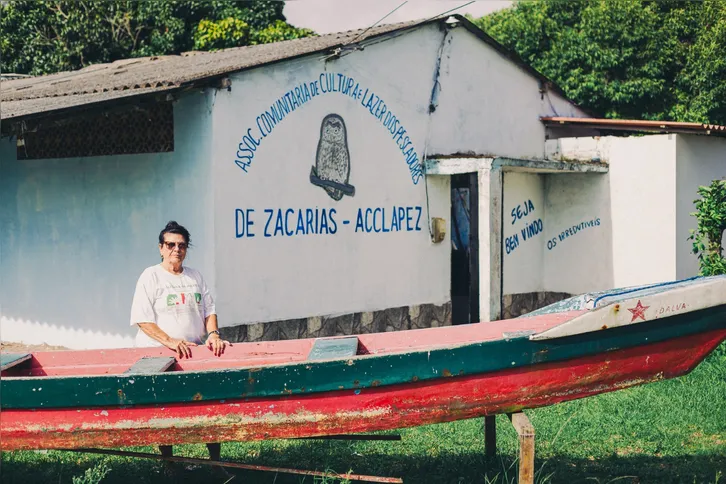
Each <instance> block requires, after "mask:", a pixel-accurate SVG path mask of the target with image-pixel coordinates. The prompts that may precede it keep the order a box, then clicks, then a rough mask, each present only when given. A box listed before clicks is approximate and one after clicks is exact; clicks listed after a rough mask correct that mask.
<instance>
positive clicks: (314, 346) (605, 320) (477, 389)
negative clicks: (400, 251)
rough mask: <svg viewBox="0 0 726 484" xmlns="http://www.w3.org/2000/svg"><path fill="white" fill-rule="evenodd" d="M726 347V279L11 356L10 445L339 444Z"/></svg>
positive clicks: (612, 382)
mask: <svg viewBox="0 0 726 484" xmlns="http://www.w3.org/2000/svg"><path fill="white" fill-rule="evenodd" d="M725 338H726V277H722V276H719V277H710V278H694V279H688V280H684V281H676V282H673V283H667V284H658V285H652V286H643V287H635V288H627V289H622V290H613V291H607V292H602V293H592V294H585V295H582V296H578V297H575V298H572V299H568V300H566V301H562V302H560V303H557V304H554V305H552V306H548V307H546V308H543V309H541V310H539V311H535V312H534V313H530V314H528V315H527V316H526V317H520V318H517V319H511V320H504V321H496V322H484V323H477V324H468V325H460V326H453V327H440V328H431V329H421V330H412V331H401V332H391V333H379V334H361V335H358V336H352V337H349V336H343V337H333V338H318V339H303V340H292V341H274V342H260V343H241V344H234V346H232V347H231V348H229V349H228V350H227V351H226V352H225V354H224V355H223V356H221V357H215V356H214V355H213V354H212V353H211V352H210V351H209V350H208V349H206V348H204V347H198V348H195V349H194V353H193V357H192V358H191V359H183V360H177V359H175V358H173V354H172V353H171V352H170V351H169V350H167V349H165V348H161V349H156V348H143V349H113V350H94V351H61V352H39V353H33V354H31V355H7V354H5V355H2V365H3V366H2V380H0V398H1V401H0V409H1V410H0V448H1V449H2V450H4V451H8V450H16V449H78V448H87V447H106V448H109V447H110V448H113V447H124V446H136V445H150V444H158V445H169V444H179V443H201V442H225V441H246V440H254V439H276V438H298V437H314V436H331V435H336V434H343V433H360V432H368V431H376V430H387V429H396V428H402V427H410V426H417V425H423V424H432V423H437V422H447V421H453V420H458V419H467V418H472V417H480V416H484V415H493V414H497V413H505V412H506V413H509V412H516V411H519V410H522V409H528V408H534V407H540V406H544V405H552V404H555V403H558V402H563V401H567V400H573V399H576V398H582V397H587V396H590V395H595V394H598V393H603V392H609V391H613V390H618V389H622V388H626V387H630V386H633V385H638V384H643V383H647V382H653V381H657V380H662V379H667V378H673V377H677V376H680V375H683V374H685V373H687V372H689V371H691V370H692V369H693V368H694V367H695V366H696V365H698V364H699V362H701V361H702V360H703V358H705V357H706V355H708V353H709V352H711V351H712V350H713V349H714V348H716V347H717V346H718V345H719V344H720V343H721V342H722V341H723V340H724V339H725Z"/></svg>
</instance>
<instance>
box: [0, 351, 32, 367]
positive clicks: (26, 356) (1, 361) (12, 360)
mask: <svg viewBox="0 0 726 484" xmlns="http://www.w3.org/2000/svg"><path fill="white" fill-rule="evenodd" d="M32 357H33V355H31V354H30V353H4V354H0V371H3V370H7V369H8V368H12V367H14V366H17V365H20V364H22V363H25V362H26V361H30V359H31V358H32Z"/></svg>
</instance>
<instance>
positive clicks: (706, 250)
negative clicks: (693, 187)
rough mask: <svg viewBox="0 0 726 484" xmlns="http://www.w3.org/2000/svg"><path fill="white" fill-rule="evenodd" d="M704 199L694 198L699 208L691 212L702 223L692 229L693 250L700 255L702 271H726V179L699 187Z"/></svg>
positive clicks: (714, 272) (715, 272)
mask: <svg viewBox="0 0 726 484" xmlns="http://www.w3.org/2000/svg"><path fill="white" fill-rule="evenodd" d="M698 194H699V195H700V196H701V198H700V199H697V200H695V201H694V203H695V204H696V211H695V212H694V213H692V214H691V215H693V216H695V217H696V221H697V223H698V225H697V228H696V230H692V231H691V236H690V237H689V239H690V240H693V253H694V254H696V255H697V256H698V263H699V266H700V269H701V270H700V274H701V275H702V276H714V275H717V274H726V259H724V256H723V247H722V245H721V243H722V240H723V233H724V230H726V180H713V181H712V182H711V185H709V186H707V187H705V186H701V187H698Z"/></svg>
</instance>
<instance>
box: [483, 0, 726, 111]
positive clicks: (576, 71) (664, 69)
mask: <svg viewBox="0 0 726 484" xmlns="http://www.w3.org/2000/svg"><path fill="white" fill-rule="evenodd" d="M474 22H475V23H476V24H477V25H478V26H479V27H481V28H482V29H483V30H485V31H486V32H487V33H489V34H490V35H491V36H492V37H494V38H495V39H496V40H497V41H499V42H500V43H502V44H503V45H505V46H506V47H508V48H510V49H512V50H514V51H515V52H517V53H518V54H519V55H520V56H521V57H522V58H523V59H524V60H525V61H526V62H527V63H529V64H531V65H532V66H533V67H534V68H535V69H537V70H539V71H540V72H542V73H543V74H544V75H545V76H547V77H549V78H550V79H552V80H553V81H554V82H555V83H556V84H558V85H559V86H561V87H562V88H563V90H564V91H565V92H566V93H567V95H568V96H569V97H570V98H572V99H573V100H574V101H576V102H578V103H579V104H581V105H583V106H585V107H588V108H590V109H592V110H593V111H595V112H598V113H601V114H602V115H604V116H606V117H612V118H638V119H673V120H678V121H694V122H712V123H724V124H726V0H703V1H699V2H682V1H677V0H658V1H654V0H607V1H605V0H580V1H576V2H573V1H570V0H532V1H526V2H524V1H522V2H518V3H516V4H515V6H514V7H513V8H511V9H507V10H502V11H498V12H495V13H494V14H491V15H489V16H485V17H482V18H480V19H476V20H474Z"/></svg>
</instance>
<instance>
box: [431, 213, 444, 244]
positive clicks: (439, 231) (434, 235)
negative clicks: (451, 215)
mask: <svg viewBox="0 0 726 484" xmlns="http://www.w3.org/2000/svg"><path fill="white" fill-rule="evenodd" d="M445 237H446V220H444V219H443V218H440V217H433V218H432V219H431V240H432V241H433V242H434V244H438V243H439V242H441V241H442V240H444V238H445Z"/></svg>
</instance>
